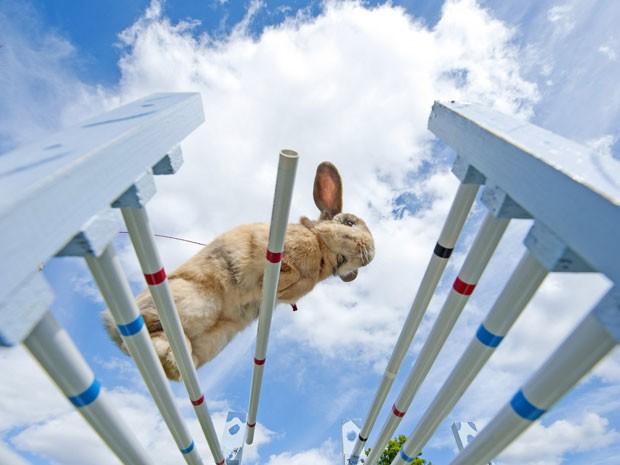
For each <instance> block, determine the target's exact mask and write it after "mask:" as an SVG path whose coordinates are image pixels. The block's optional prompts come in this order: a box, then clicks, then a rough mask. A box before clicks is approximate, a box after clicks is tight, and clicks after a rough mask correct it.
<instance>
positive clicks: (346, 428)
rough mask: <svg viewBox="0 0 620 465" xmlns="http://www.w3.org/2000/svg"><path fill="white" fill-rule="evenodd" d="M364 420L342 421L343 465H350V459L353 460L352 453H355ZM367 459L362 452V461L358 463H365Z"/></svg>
mask: <svg viewBox="0 0 620 465" xmlns="http://www.w3.org/2000/svg"><path fill="white" fill-rule="evenodd" d="M361 425H362V420H361V418H353V419H350V420H343V421H342V429H341V431H342V454H343V462H342V463H343V464H344V465H348V464H349V459H350V458H351V452H352V451H353V447H354V446H355V441H356V440H357V437H358V436H359V434H360V431H361V429H362V426H361ZM366 458H367V456H366V452H365V451H364V450H362V453H361V454H360V461H359V462H358V463H363V462H364V461H365V459H366Z"/></svg>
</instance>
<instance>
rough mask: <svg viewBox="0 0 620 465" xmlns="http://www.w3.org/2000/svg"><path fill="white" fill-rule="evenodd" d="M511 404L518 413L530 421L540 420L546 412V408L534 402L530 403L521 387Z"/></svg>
mask: <svg viewBox="0 0 620 465" xmlns="http://www.w3.org/2000/svg"><path fill="white" fill-rule="evenodd" d="M510 406H511V407H512V409H513V410H514V411H515V412H516V414H517V415H519V416H520V417H522V418H524V419H526V420H530V421H536V420H538V419H539V418H540V417H541V416H542V414H543V413H545V412H546V410H543V409H539V408H538V407H536V406H535V405H534V404H532V403H530V401H529V400H527V399H526V398H525V395H524V394H523V391H522V390H521V389H519V392H517V393H516V394H515V396H514V397H513V398H512V400H511V401H510Z"/></svg>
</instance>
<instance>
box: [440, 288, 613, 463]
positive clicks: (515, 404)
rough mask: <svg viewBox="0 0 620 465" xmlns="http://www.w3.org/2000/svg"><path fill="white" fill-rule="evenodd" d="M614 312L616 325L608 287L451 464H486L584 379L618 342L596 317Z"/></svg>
mask: <svg viewBox="0 0 620 465" xmlns="http://www.w3.org/2000/svg"><path fill="white" fill-rule="evenodd" d="M599 311H603V312H605V311H611V312H612V313H615V315H616V316H615V319H616V321H615V328H614V329H615V330H616V331H617V330H618V329H619V327H620V320H619V319H618V317H617V315H618V314H619V313H620V291H619V290H618V289H617V288H614V289H612V290H611V291H609V292H608V293H607V295H606V296H605V297H603V299H602V300H601V301H600V302H599V303H598V305H597V306H596V307H595V309H594V310H593V311H592V313H590V314H589V315H588V316H587V317H586V318H585V319H584V320H583V321H582V322H581V323H580V324H579V326H577V328H576V329H575V330H574V331H573V332H572V333H571V334H570V335H569V336H568V337H567V338H566V340H565V341H564V342H563V343H562V345H560V347H559V348H558V349H557V350H556V351H555V352H554V353H553V354H552V355H551V357H550V358H549V359H548V360H547V361H546V362H545V363H544V364H543V366H542V367H541V368H540V369H538V370H537V371H536V373H534V374H533V375H532V376H531V377H530V379H529V380H528V381H527V382H526V383H525V385H524V386H523V387H522V388H521V389H519V390H518V391H517V393H516V394H515V395H514V397H513V398H512V400H511V401H510V402H509V403H508V404H506V405H505V406H504V408H503V409H502V410H500V412H499V413H498V414H497V416H496V417H495V418H494V419H493V420H491V422H490V423H489V424H488V425H487V426H486V428H484V429H483V430H482V431H481V432H480V434H479V435H478V436H477V437H476V438H475V439H474V441H473V442H472V443H471V444H470V445H469V446H468V447H466V448H465V450H463V452H462V453H460V454H459V455H458V456H457V457H456V458H455V459H454V460H453V461H452V462H451V464H450V465H478V464H480V463H488V462H489V461H490V460H491V459H492V458H494V457H495V456H496V455H497V454H498V453H500V452H501V451H502V450H504V448H505V447H506V446H507V445H509V444H510V443H511V442H512V441H513V440H514V439H515V438H517V437H518V436H519V435H520V434H521V433H522V432H523V431H525V430H526V429H527V428H529V427H530V426H531V425H532V424H533V423H534V421H536V420H538V419H539V418H540V417H541V416H542V415H544V414H545V413H546V412H547V410H549V409H550V408H551V407H552V406H553V405H554V404H555V403H556V402H557V401H558V400H560V398H562V396H564V394H566V393H567V392H568V391H569V390H570V389H571V388H572V387H573V386H574V385H575V384H577V382H578V381H579V380H580V379H581V378H582V377H583V376H585V374H586V373H588V372H589V371H590V370H591V369H592V368H593V367H594V366H595V365H596V364H597V363H598V362H599V361H600V360H601V359H602V358H603V357H604V356H605V355H607V354H608V353H609V352H610V351H611V349H613V348H614V347H615V345H616V344H617V341H616V339H615V338H614V336H613V335H612V334H611V333H610V332H609V329H608V328H606V327H605V326H604V325H603V324H601V321H599V319H598V318H597V315H596V313H597V312H599Z"/></svg>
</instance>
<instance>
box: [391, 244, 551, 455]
mask: <svg viewBox="0 0 620 465" xmlns="http://www.w3.org/2000/svg"><path fill="white" fill-rule="evenodd" d="M547 274H548V271H547V270H546V269H545V268H544V267H543V266H542V265H541V264H540V263H539V262H538V260H536V259H535V258H534V257H533V256H532V255H531V254H530V253H529V252H526V253H525V254H524V256H523V258H522V259H521V261H520V262H519V264H518V265H517V267H516V269H515V271H514V272H513V274H512V276H511V278H510V280H509V281H508V283H507V284H506V286H505V287H504V289H503V290H502V292H501V294H500V295H499V297H498V298H497V300H496V301H495V304H494V305H493V307H492V308H491V310H490V311H489V314H488V316H487V317H486V319H485V320H484V322H483V323H482V324H481V325H480V328H479V329H478V331H477V334H476V336H475V337H474V339H473V340H472V341H471V342H470V343H469V346H468V347H467V349H466V350H465V352H464V353H463V355H462V356H461V358H460V360H459V361H458V362H457V364H456V366H455V367H454V369H453V370H452V373H450V376H449V377H448V379H447V380H446V382H445V383H444V384H443V386H442V388H441V390H440V391H439V393H438V394H437V396H436V397H435V399H434V400H433V401H432V403H431V405H430V407H428V409H427V410H426V412H424V414H423V415H422V419H421V420H420V422H419V423H418V425H417V426H416V427H415V429H414V430H413V432H412V433H411V434H410V435H409V439H408V440H407V442H406V443H405V444H404V445H403V447H402V449H401V453H400V455H397V456H396V458H395V459H394V461H393V462H392V465H406V464H407V463H410V461H409V459H410V458H411V457H416V456H417V455H418V454H419V453H420V452H421V451H422V448H423V447H424V445H425V444H426V443H427V442H428V440H429V439H430V438H431V436H432V435H433V433H434V432H435V431H436V430H437V428H438V427H439V425H440V423H441V421H442V420H443V419H444V418H445V417H446V415H448V413H449V412H450V411H451V410H452V408H453V407H454V406H455V405H456V403H457V402H458V400H459V399H460V398H461V396H462V395H463V393H464V392H465V390H466V389H467V388H468V387H469V385H470V384H471V382H472V381H473V380H474V378H475V377H476V375H477V374H478V373H479V372H480V370H481V369H482V367H483V366H484V364H485V363H486V362H487V360H488V359H489V357H490V356H491V354H492V353H493V352H494V350H495V348H497V346H498V345H499V344H500V342H501V340H502V339H503V338H504V336H505V335H506V334H507V333H508V330H509V329H510V328H511V327H512V325H513V323H514V322H515V321H516V319H517V318H518V317H519V315H520V314H521V312H522V311H523V309H524V308H525V306H526V305H527V304H528V302H529V301H530V300H531V298H532V296H533V295H534V294H535V293H536V290H537V289H538V288H539V287H540V285H541V284H542V282H543V280H544V279H545V277H546V276H547Z"/></svg>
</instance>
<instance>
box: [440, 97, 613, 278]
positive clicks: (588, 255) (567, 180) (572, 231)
mask: <svg viewBox="0 0 620 465" xmlns="http://www.w3.org/2000/svg"><path fill="white" fill-rule="evenodd" d="M428 127H429V129H430V130H431V131H432V132H433V133H435V134H436V135H437V136H438V137H439V138H440V139H441V140H443V141H444V142H445V143H446V144H448V145H449V146H450V147H452V148H453V149H454V150H455V151H456V153H457V154H458V155H460V156H461V157H462V158H463V159H464V160H466V161H467V162H468V163H470V164H471V165H473V166H474V167H475V168H476V169H477V170H478V171H480V172H481V173H482V174H483V175H484V176H486V178H487V180H488V181H489V182H493V183H495V184H497V185H499V187H500V188H501V189H503V190H504V191H505V192H506V193H507V194H508V195H509V196H510V197H512V199H513V200H515V201H516V202H517V203H518V204H519V205H521V207H523V208H524V209H525V210H526V211H528V212H529V213H530V214H531V215H532V216H533V217H534V218H536V219H537V220H539V221H540V222H541V223H543V224H544V225H545V226H547V228H549V229H550V230H551V231H552V232H553V233H554V234H556V235H557V236H558V237H559V238H560V239H561V240H563V241H564V242H565V243H566V244H567V245H568V246H569V247H570V248H571V249H572V250H573V251H575V252H576V253H577V254H578V255H579V256H580V257H581V258H582V259H583V260H584V261H585V262H587V263H588V264H589V265H591V266H592V268H594V269H596V270H597V271H600V272H602V273H604V274H605V275H607V277H609V278H610V279H611V280H612V281H614V282H615V283H620V262H619V261H618V257H620V241H619V240H618V238H620V161H618V160H616V159H614V158H612V157H603V156H600V155H598V154H595V153H594V152H593V151H592V150H590V149H589V148H587V147H585V146H582V145H580V144H577V143H575V142H573V141H570V140H568V139H566V138H564V137H561V136H558V135H557V134H554V133H552V132H550V131H547V130H545V129H542V128H540V127H538V126H535V125H533V124H530V123H527V122H525V121H521V120H518V119H516V118H512V117H510V116H507V115H504V114H502V113H499V112H497V111H494V110H490V109H489V108H486V107H483V106H481V105H476V104H464V103H444V102H435V104H434V105H433V110H432V112H431V115H430V118H429V122H428Z"/></svg>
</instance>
